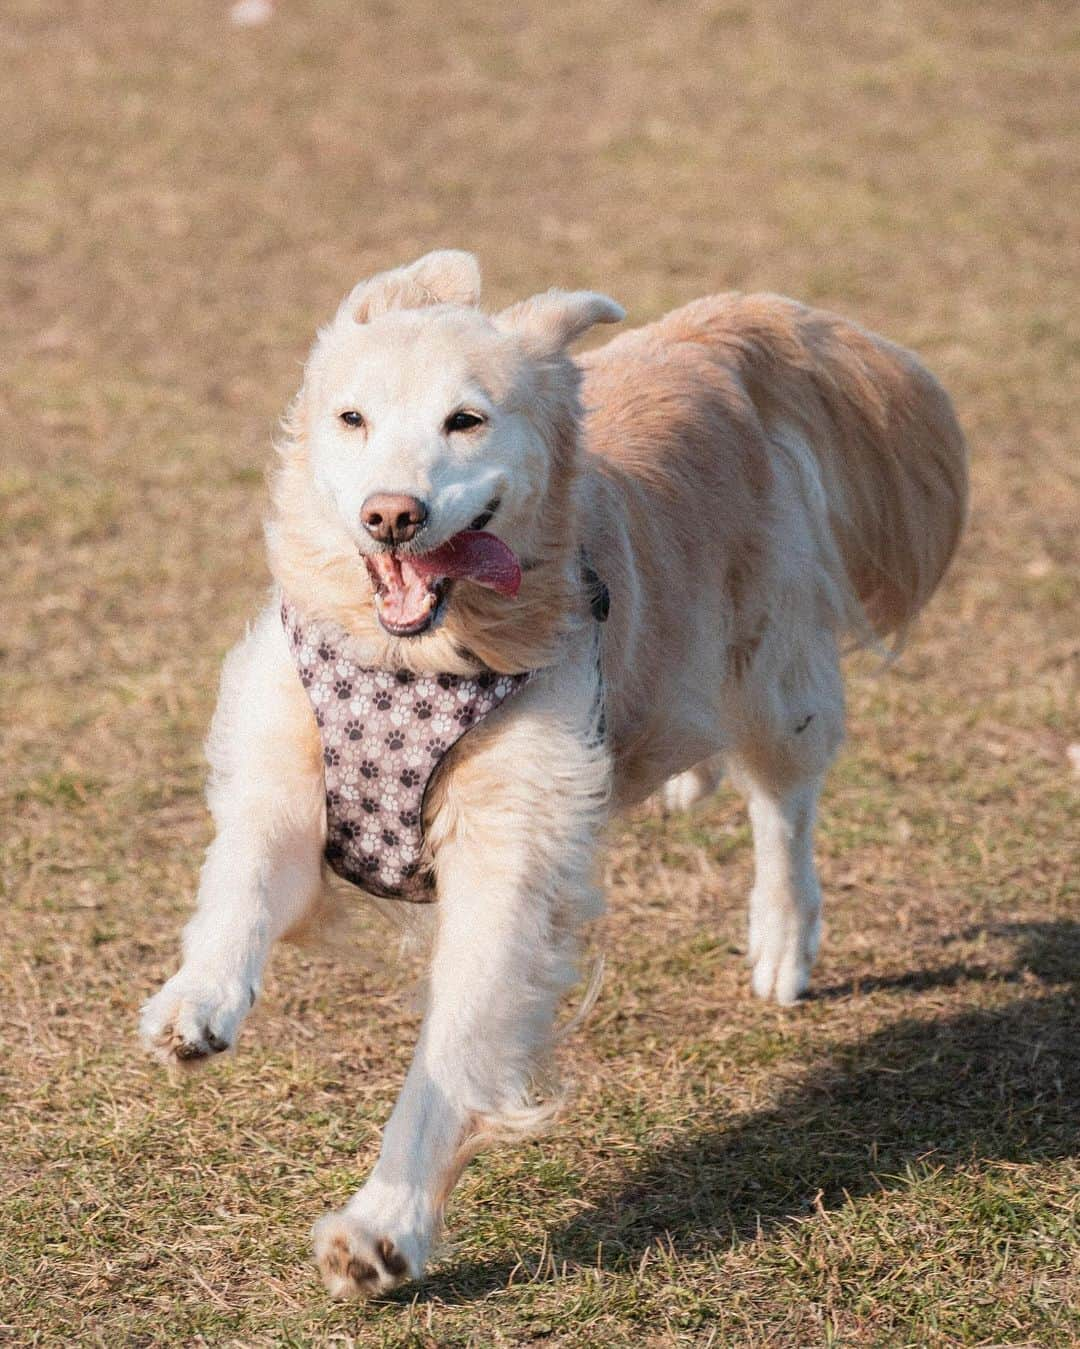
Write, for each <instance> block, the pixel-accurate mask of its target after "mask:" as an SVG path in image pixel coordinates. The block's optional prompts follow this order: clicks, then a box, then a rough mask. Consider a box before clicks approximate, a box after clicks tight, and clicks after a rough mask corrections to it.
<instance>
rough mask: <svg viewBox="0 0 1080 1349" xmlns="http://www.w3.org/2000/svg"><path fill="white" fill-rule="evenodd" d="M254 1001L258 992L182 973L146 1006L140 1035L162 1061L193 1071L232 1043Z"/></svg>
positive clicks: (140, 1024)
mask: <svg viewBox="0 0 1080 1349" xmlns="http://www.w3.org/2000/svg"><path fill="white" fill-rule="evenodd" d="M254 1001H255V990H254V989H251V988H248V987H246V986H243V985H240V984H235V983H226V984H223V985H220V986H216V985H215V984H214V983H213V982H212V981H208V980H203V979H195V978H193V977H192V976H191V975H189V974H186V973H185V972H184V971H183V970H181V971H180V972H179V974H174V975H173V977H172V978H171V979H170V980H169V981H168V982H167V983H166V984H165V985H164V986H163V987H162V989H161V991H160V992H158V993H156V994H155V995H154V996H153V997H152V998H151V999H150V1001H149V1002H148V1003H146V1005H145V1006H144V1007H143V1009H142V1016H141V1017H140V1019H139V1035H140V1037H141V1039H142V1042H143V1044H144V1045H145V1046H146V1048H147V1049H148V1050H149V1051H150V1053H151V1054H153V1055H154V1057H155V1058H157V1059H160V1061H161V1062H162V1063H167V1064H179V1065H180V1066H181V1067H192V1066H193V1065H195V1064H198V1063H201V1062H203V1061H204V1060H206V1059H208V1058H210V1057H212V1056H213V1055H214V1054H221V1053H223V1052H224V1051H225V1050H226V1049H229V1048H230V1047H231V1046H232V1045H233V1043H234V1042H235V1040H236V1035H237V1031H238V1030H239V1028H240V1022H241V1021H242V1020H243V1019H244V1016H245V1015H246V1014H247V1012H248V1010H249V1009H250V1007H251V1005H252V1004H253V1003H254Z"/></svg>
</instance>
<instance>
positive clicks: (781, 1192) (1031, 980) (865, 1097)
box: [425, 921, 1080, 1302]
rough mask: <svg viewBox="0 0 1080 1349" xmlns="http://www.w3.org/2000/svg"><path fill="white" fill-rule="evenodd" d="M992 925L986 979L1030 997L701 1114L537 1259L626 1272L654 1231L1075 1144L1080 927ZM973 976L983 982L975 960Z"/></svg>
mask: <svg viewBox="0 0 1080 1349" xmlns="http://www.w3.org/2000/svg"><path fill="white" fill-rule="evenodd" d="M997 931H998V933H999V934H1002V935H1009V936H1012V937H1015V938H1016V939H1017V940H1018V943H1019V950H1018V959H1017V961H1016V965H1015V968H1014V970H1013V971H1004V972H1000V973H997V974H996V975H995V976H994V977H995V978H997V979H998V980H1000V981H1001V982H1016V983H1019V984H1024V983H1027V984H1030V985H1031V988H1032V992H1031V993H1030V995H1027V996H1024V997H1021V998H1019V999H1017V1000H1015V1001H1013V1002H1011V1003H1009V1004H1008V1005H1007V1006H1005V1007H1003V1008H999V1009H994V1010H971V1011H964V1012H960V1013H956V1014H952V1015H944V1016H941V1017H934V1018H926V1019H920V1018H908V1019H905V1020H903V1021H899V1022H897V1023H896V1024H894V1025H891V1026H888V1027H886V1028H885V1029H883V1030H879V1031H876V1032H875V1033H874V1034H873V1035H871V1036H869V1037H868V1038H866V1039H865V1040H863V1041H861V1042H857V1043H856V1044H854V1045H851V1046H849V1047H845V1048H843V1049H841V1050H834V1051H833V1052H832V1054H831V1055H830V1056H829V1057H828V1058H826V1059H824V1060H823V1062H822V1063H821V1064H819V1065H817V1066H814V1067H811V1068H809V1069H808V1071H807V1073H806V1075H805V1078H804V1080H803V1081H802V1082H801V1083H800V1084H799V1085H798V1086H797V1087H794V1088H793V1089H792V1090H791V1091H790V1092H788V1093H787V1094H786V1095H784V1096H783V1097H782V1098H781V1100H780V1101H779V1103H778V1104H777V1105H775V1106H773V1107H772V1108H770V1109H768V1110H764V1111H759V1112H754V1113H750V1114H747V1115H746V1116H744V1117H743V1118H742V1119H740V1120H737V1121H735V1122H733V1123H730V1124H728V1125H726V1126H725V1127H723V1128H717V1127H715V1126H714V1125H712V1126H711V1125H710V1123H709V1121H708V1119H703V1120H702V1121H701V1125H700V1127H699V1128H697V1129H696V1130H692V1131H690V1132H687V1133H684V1134H682V1135H681V1136H679V1137H678V1138H676V1139H674V1140H671V1141H667V1142H665V1143H664V1144H663V1145H661V1146H658V1147H657V1148H656V1149H655V1150H654V1151H653V1152H651V1153H649V1154H648V1155H647V1156H646V1158H645V1159H644V1160H643V1162H642V1163H641V1164H640V1165H639V1166H638V1167H637V1168H636V1169H635V1170H634V1171H633V1172H632V1173H631V1174H630V1175H628V1176H627V1177H625V1178H624V1180H623V1181H621V1182H620V1183H619V1184H618V1185H616V1186H614V1187H613V1188H610V1189H608V1190H606V1191H602V1192H598V1193H593V1194H591V1195H586V1196H585V1197H586V1198H587V1199H589V1200H591V1206H590V1208H589V1209H588V1210H587V1211H586V1212H584V1213H583V1214H582V1215H581V1216H579V1217H577V1218H575V1219H574V1220H573V1221H571V1222H570V1223H568V1224H566V1225H565V1226H563V1227H562V1228H560V1229H557V1230H555V1231H553V1232H552V1233H550V1238H549V1246H548V1250H549V1255H550V1260H549V1262H548V1267H549V1268H551V1267H553V1268H556V1269H558V1268H561V1267H562V1265H563V1264H564V1263H566V1264H568V1265H570V1266H573V1265H575V1264H578V1263H582V1264H587V1265H589V1266H590V1267H595V1266H596V1262H597V1259H598V1258H599V1259H600V1261H601V1264H602V1266H603V1267H604V1268H606V1269H608V1270H620V1269H634V1268H637V1266H638V1265H639V1263H640V1261H641V1258H642V1256H643V1254H644V1252H645V1251H646V1250H648V1248H649V1247H650V1246H652V1245H653V1244H654V1243H655V1242H656V1241H657V1239H658V1238H661V1239H663V1240H664V1241H665V1244H666V1243H670V1244H671V1246H672V1247H673V1249H674V1251H675V1252H676V1253H679V1254H692V1253H694V1252H700V1251H702V1250H706V1249H709V1248H713V1249H720V1248H724V1247H728V1246H730V1244H731V1243H732V1242H733V1241H740V1240H746V1239H750V1238H752V1237H754V1236H755V1235H757V1234H758V1233H760V1232H762V1231H764V1232H766V1233H767V1232H768V1231H769V1229H770V1228H775V1227H776V1226H777V1225H778V1224H783V1223H785V1222H788V1221H790V1220H792V1219H794V1218H799V1217H805V1216H806V1215H807V1214H808V1213H810V1212H812V1211H813V1210H814V1208H815V1207H822V1206H823V1207H824V1208H826V1209H828V1208H830V1207H835V1206H837V1205H839V1204H841V1203H842V1202H844V1198H845V1195H847V1196H850V1197H851V1198H857V1197H858V1196H859V1195H863V1194H866V1193H868V1192H870V1191H877V1190H880V1189H881V1188H882V1187H885V1188H889V1187H890V1185H894V1184H898V1183H900V1182H898V1181H897V1180H896V1179H895V1178H896V1177H898V1176H902V1175H903V1174H904V1172H905V1170H906V1169H908V1168H911V1167H913V1166H918V1165H919V1164H923V1163H925V1164H928V1165H931V1166H946V1167H948V1166H956V1165H962V1164H964V1163H968V1162H971V1161H973V1160H978V1159H985V1160H1000V1161H1012V1162H1025V1161H1035V1160H1039V1159H1044V1158H1054V1157H1064V1156H1071V1155H1073V1154H1074V1153H1076V1152H1077V1151H1080V1049H1078V1046H1080V997H1078V995H1080V989H1078V987H1077V976H1078V972H1080V923H1075V922H1069V921H1061V922H1051V923H1037V924H1018V925H1013V926H1011V927H1003V928H999V929H997ZM941 974H942V976H943V977H942V979H941V980H940V981H935V978H934V974H933V972H932V971H931V972H925V973H922V974H920V975H918V976H914V977H912V978H911V980H910V986H912V987H914V988H918V989H929V988H932V987H934V986H935V982H940V983H941V984H942V985H943V986H951V985H953V984H955V983H957V982H958V981H959V979H960V978H962V977H963V967H959V968H958V967H956V966H948V967H946V968H944V969H943V970H942V971H941ZM971 974H972V977H973V978H974V979H976V980H978V979H986V978H988V977H989V976H988V974H987V971H986V970H985V968H984V967H981V966H975V967H973V968H972V970H971ZM1040 983H1041V984H1042V985H1044V988H1043V991H1041V992H1040V991H1039V989H1038V986H1039V984H1040ZM898 985H899V986H901V987H907V986H909V981H908V980H907V979H902V980H900V981H898ZM1045 985H1053V988H1052V989H1049V988H1046V987H1045ZM1061 985H1064V987H1060V986H1061ZM875 986H882V985H875ZM885 986H891V985H885ZM861 987H862V989H864V990H865V989H868V987H869V985H868V984H865V983H864V984H863V985H861ZM844 991H845V990H843V989H834V990H831V991H826V993H825V996H832V997H839V996H842V995H843V993H844ZM598 1252H599V1256H598ZM517 1264H518V1262H517V1261H516V1260H514V1259H509V1258H507V1257H505V1256H504V1257H499V1258H494V1259H492V1260H486V1261H473V1262H457V1263H454V1262H452V1261H451V1262H450V1263H449V1264H447V1265H446V1266H445V1267H444V1269H443V1270H442V1271H439V1272H436V1273H435V1274H434V1275H433V1276H432V1277H431V1278H430V1279H429V1280H428V1282H427V1284H426V1287H425V1294H426V1296H429V1297H431V1298H435V1299H438V1300H441V1301H445V1302H465V1301H471V1300H473V1299H475V1298H476V1297H479V1296H483V1295H484V1294H486V1293H490V1292H491V1291H492V1290H493V1289H494V1288H498V1287H502V1286H504V1285H505V1283H506V1281H507V1279H508V1278H509V1277H510V1276H511V1274H512V1272H513V1271H514V1270H515V1268H516V1266H517ZM540 1277H543V1274H542V1272H541V1274H540Z"/></svg>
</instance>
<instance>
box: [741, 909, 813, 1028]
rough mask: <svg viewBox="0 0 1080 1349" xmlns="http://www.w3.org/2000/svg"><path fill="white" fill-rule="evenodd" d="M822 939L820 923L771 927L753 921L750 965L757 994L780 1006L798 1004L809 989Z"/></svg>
mask: <svg viewBox="0 0 1080 1349" xmlns="http://www.w3.org/2000/svg"><path fill="white" fill-rule="evenodd" d="M819 939H820V927H819V924H818V923H817V921H809V920H804V921H803V922H801V923H800V922H798V921H792V922H789V923H784V922H775V921H774V923H771V924H770V923H767V922H764V921H762V920H760V919H759V920H758V921H756V922H755V921H754V920H753V919H752V920H751V924H750V945H749V950H748V952H747V962H748V963H749V965H750V985H751V987H752V988H753V990H754V993H755V994H756V995H757V996H758V997H759V998H771V999H773V1000H774V1001H776V1002H778V1003H779V1004H780V1005H781V1007H790V1006H791V1005H792V1003H795V1002H798V1000H799V999H800V998H801V997H802V995H803V994H804V993H805V992H806V990H807V988H809V986H810V972H811V970H812V969H813V967H814V959H815V957H816V955H817V948H818V942H819Z"/></svg>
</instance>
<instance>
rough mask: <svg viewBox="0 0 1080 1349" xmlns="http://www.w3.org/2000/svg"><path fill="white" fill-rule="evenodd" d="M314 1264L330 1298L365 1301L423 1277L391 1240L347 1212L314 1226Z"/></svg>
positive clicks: (327, 1217)
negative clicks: (409, 1280)
mask: <svg viewBox="0 0 1080 1349" xmlns="http://www.w3.org/2000/svg"><path fill="white" fill-rule="evenodd" d="M314 1238H315V1262H316V1264H317V1265H318V1266H319V1273H320V1274H321V1275H322V1277H323V1283H325V1284H326V1287H327V1289H328V1291H329V1293H330V1296H331V1297H336V1298H366V1297H377V1296H378V1295H379V1294H380V1293H388V1292H389V1291H390V1290H391V1289H392V1288H397V1287H398V1285H399V1284H402V1283H405V1281H406V1280H407V1279H415V1278H418V1277H419V1276H420V1273H421V1270H420V1268H419V1267H417V1265H418V1262H417V1263H414V1262H413V1261H410V1260H409V1259H408V1258H407V1257H406V1255H405V1253H404V1251H403V1249H402V1248H401V1247H400V1246H399V1245H398V1244H397V1243H396V1242H395V1241H394V1239H393V1238H392V1237H389V1236H387V1235H385V1234H384V1233H382V1234H380V1233H378V1232H377V1231H375V1230H374V1229H373V1228H371V1227H369V1225H368V1224H367V1223H365V1222H363V1221H362V1220H361V1219H359V1218H357V1217H355V1216H353V1215H352V1214H350V1213H349V1212H348V1211H347V1210H344V1209H343V1210H341V1211H340V1212H339V1213H328V1214H327V1215H326V1217H325V1218H320V1219H319V1221H318V1222H317V1223H316V1224H315V1230H314Z"/></svg>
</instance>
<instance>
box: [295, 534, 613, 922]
mask: <svg viewBox="0 0 1080 1349" xmlns="http://www.w3.org/2000/svg"><path fill="white" fill-rule="evenodd" d="M582 572H583V576H584V578H585V582H586V585H587V587H588V593H589V603H590V608H591V611H592V614H593V617H594V618H595V619H596V621H597V623H602V622H604V620H605V619H606V618H607V613H608V606H609V603H610V601H609V598H608V591H607V586H605V585H604V583H603V582H602V581H601V580H600V579H599V577H598V576H597V575H596V573H595V572H594V571H593V570H592V568H591V567H590V566H589V565H588V562H587V561H585V560H584V558H583V559H582ZM281 621H282V624H283V626H284V628H285V636H286V638H287V640H288V643H289V648H290V650H291V651H292V655H293V660H294V661H295V663H296V670H297V673H298V675H299V676H300V682H301V684H302V685H303V686H304V689H305V690H306V692H307V696H308V699H309V700H310V702H311V708H312V711H313V712H314V714H315V723H316V725H317V726H318V728H319V736H320V739H321V740H322V757H323V769H324V774H325V779H326V848H325V854H324V855H325V857H326V862H327V865H328V866H329V867H330V869H331V870H332V871H334V872H335V873H336V874H337V875H338V876H340V877H341V878H342V879H343V880H346V881H349V882H350V883H351V884H353V885H357V886H359V887H360V888H361V889H362V890H366V891H367V892H368V893H369V894H372V895H377V896H379V897H380V898H382V899H403V900H408V901H410V902H412V903H414V904H428V903H431V901H432V900H434V898H435V879H434V876H433V875H432V871H431V867H430V864H426V863H425V859H424V855H423V852H424V822H423V817H424V800H425V798H426V796H427V793H428V789H429V787H430V786H431V782H432V780H433V779H434V777H435V774H436V773H437V772H438V769H439V765H440V764H441V763H442V761H443V759H445V757H446V756H447V754H449V752H450V750H451V749H453V747H454V746H455V745H456V744H457V742H458V741H459V740H460V739H461V738H462V736H464V735H465V734H467V732H469V731H470V730H472V728H473V727H474V726H476V725H478V724H479V723H480V722H481V721H483V720H484V718H485V717H487V716H489V715H490V714H491V713H492V712H494V710H495V709H496V708H497V707H500V706H501V705H502V704H503V703H504V702H506V701H507V699H509V698H512V697H513V696H514V694H516V693H519V692H520V691H521V690H522V689H523V688H524V687H525V685H526V684H527V683H528V682H529V680H530V679H531V678H532V676H533V672H532V671H526V672H525V673H523V674H511V675H502V674H496V673H495V672H494V671H492V670H484V671H482V672H481V673H480V674H478V675H455V674H414V673H413V672H412V671H411V670H380V669H373V668H371V667H370V666H365V665H363V664H362V663H361V659H360V655H359V650H358V648H359V645H360V644H359V642H358V641H357V640H356V638H354V637H350V635H349V634H348V633H347V632H346V631H345V629H344V628H342V627H339V626H338V625H337V624H335V623H328V622H323V621H318V620H308V619H301V617H300V615H299V614H298V613H297V611H296V610H295V609H294V608H293V606H292V605H291V604H290V603H289V602H288V600H283V601H282V605H281ZM597 660H598V662H599V642H598V643H597ZM602 689H603V682H602V681H601V698H602V696H603V694H602ZM598 722H599V734H600V736H601V737H603V734H604V730H603V704H602V702H601V706H600V709H599V713H598Z"/></svg>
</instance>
